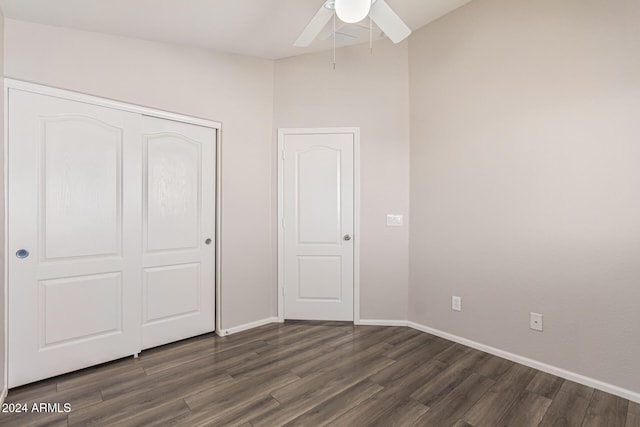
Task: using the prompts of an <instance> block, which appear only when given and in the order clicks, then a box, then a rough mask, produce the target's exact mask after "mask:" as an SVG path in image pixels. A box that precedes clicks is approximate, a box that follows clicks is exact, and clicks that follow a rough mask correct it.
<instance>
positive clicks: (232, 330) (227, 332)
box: [216, 317, 278, 337]
mask: <svg viewBox="0 0 640 427" xmlns="http://www.w3.org/2000/svg"><path fill="white" fill-rule="evenodd" d="M269 323H278V318H277V317H268V318H266V319H262V320H256V321H255V322H251V323H245V324H244V325H238V326H234V327H232V328H228V329H221V330H219V331H216V333H217V334H218V335H220V336H221V337H223V336H226V335H232V334H237V333H238V332H242V331H246V330H249V329H253V328H257V327H258V326H263V325H268V324H269Z"/></svg>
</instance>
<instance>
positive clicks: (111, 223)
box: [40, 116, 123, 260]
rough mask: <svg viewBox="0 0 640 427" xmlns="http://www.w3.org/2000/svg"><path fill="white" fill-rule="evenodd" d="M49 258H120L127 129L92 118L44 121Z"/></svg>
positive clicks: (44, 213) (46, 248)
mask: <svg viewBox="0 0 640 427" xmlns="http://www.w3.org/2000/svg"><path fill="white" fill-rule="evenodd" d="M41 130H42V140H41V146H40V158H41V161H42V168H41V182H40V185H41V188H42V191H41V197H42V200H41V208H40V214H41V221H42V229H43V231H44V233H43V235H42V237H43V239H44V242H43V245H44V252H43V255H44V258H45V259H47V260H55V259H60V258H70V257H91V256H104V255H119V254H120V253H121V236H122V231H121V230H122V227H121V224H122V210H121V206H122V191H121V189H122V185H121V182H122V177H121V170H122V168H121V164H122V159H121V153H122V137H123V133H122V129H120V128H117V127H114V126H110V125H108V124H106V123H104V122H102V121H99V120H96V119H93V118H91V117H83V116H67V117H56V118H43V119H42V122H41Z"/></svg>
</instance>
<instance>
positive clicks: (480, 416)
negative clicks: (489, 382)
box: [462, 364, 536, 427]
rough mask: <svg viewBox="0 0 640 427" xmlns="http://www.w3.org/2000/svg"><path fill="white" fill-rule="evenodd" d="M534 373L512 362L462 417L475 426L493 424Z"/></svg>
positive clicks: (489, 426)
mask: <svg viewBox="0 0 640 427" xmlns="http://www.w3.org/2000/svg"><path fill="white" fill-rule="evenodd" d="M535 375H536V371H535V370H534V369H531V368H528V367H526V366H523V365H516V364H514V365H513V366H512V367H511V369H509V371H507V372H506V373H505V374H504V375H503V376H502V377H500V379H499V380H498V381H496V383H495V384H494V385H493V387H491V388H490V389H489V391H487V393H485V394H484V396H482V397H481V398H480V400H478V402H476V404H475V405H473V406H472V407H471V409H469V411H468V412H467V413H466V414H465V415H464V417H462V419H463V420H464V421H466V422H468V423H469V424H471V425H473V426H477V427H492V426H495V425H496V423H497V422H498V420H500V418H502V416H503V415H504V414H505V413H506V412H507V410H508V409H509V408H510V407H511V405H512V404H513V403H514V402H515V401H516V399H517V398H518V396H519V395H520V394H521V393H522V392H523V391H524V389H525V388H526V387H527V385H528V384H529V383H530V382H531V380H532V379H533V377H534V376H535Z"/></svg>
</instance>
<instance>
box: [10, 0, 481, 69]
mask: <svg viewBox="0 0 640 427" xmlns="http://www.w3.org/2000/svg"><path fill="white" fill-rule="evenodd" d="M324 1H325V0H0V9H2V11H3V12H4V15H5V17H6V18H11V19H18V20H23V21H31V22H37V23H41V24H48V25H55V26H61V27H70V28H76V29H80V30H85V31H95V32H99V33H107V34H115V35H121V36H127V37H135V38H141V39H146V40H155V41H161V42H169V43H178V44H184V45H190V46H197V47H201V48H206V49H213V50H216V51H221V52H230V53H237V54H241V55H249V56H254V57H259V58H267V59H278V58H285V57H289V56H295V55H301V54H304V53H308V52H315V51H320V50H325V49H330V48H331V47H332V46H333V42H332V39H331V37H330V36H331V28H333V26H332V24H331V23H329V24H328V26H327V28H326V30H325V32H324V33H322V34H321V35H320V37H319V38H318V39H317V40H316V41H315V42H314V43H313V44H312V45H311V46H310V47H308V48H296V47H293V42H294V41H295V40H296V38H297V37H298V35H300V33H301V32H302V30H303V29H304V27H305V26H306V25H307V23H308V22H309V20H310V19H311V18H312V17H313V15H314V14H315V13H316V11H317V10H318V9H319V8H320V6H322V4H323V3H324ZM469 1H470V0H387V3H388V4H389V5H390V6H391V7H392V8H393V9H394V10H395V12H396V13H397V14H398V15H399V16H400V17H401V18H402V19H403V20H404V21H405V23H406V24H407V25H408V26H409V27H410V28H411V29H412V30H416V29H418V28H420V27H422V26H424V25H426V24H427V23H429V22H431V21H433V20H435V19H437V18H439V17H440V16H442V15H444V14H446V13H448V12H450V11H452V10H453V9H456V8H458V7H460V6H462V5H464V4H466V3H468V2H469ZM339 25H341V24H339ZM353 29H354V28H353V27H352V28H344V29H343V31H345V32H352V31H353ZM355 33H356V34H357V35H360V37H359V38H355V39H349V38H348V37H339V38H338V41H339V42H338V44H339V45H347V44H357V43H363V42H368V40H369V34H368V31H355ZM374 35H375V36H376V37H380V36H381V34H380V31H379V30H377V31H375V32H374ZM323 38H329V39H328V40H322V39H323Z"/></svg>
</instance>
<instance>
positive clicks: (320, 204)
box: [296, 146, 342, 245]
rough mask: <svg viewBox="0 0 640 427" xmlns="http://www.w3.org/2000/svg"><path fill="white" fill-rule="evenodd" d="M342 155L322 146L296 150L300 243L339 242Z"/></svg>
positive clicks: (337, 151)
mask: <svg viewBox="0 0 640 427" xmlns="http://www.w3.org/2000/svg"><path fill="white" fill-rule="evenodd" d="M340 154H341V153H340V151H339V150H335V149H332V148H328V147H322V146H319V147H314V148H313V149H311V150H308V151H303V152H299V153H297V159H296V172H297V188H296V192H297V194H296V200H297V203H298V206H297V225H298V233H297V235H298V243H299V244H301V245H304V244H314V245H316V244H334V245H335V244H339V243H340V233H341V227H342V224H341V206H340V204H341V194H340V187H341V176H340V172H341V170H340V169H341V168H340V161H341V156H340Z"/></svg>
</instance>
